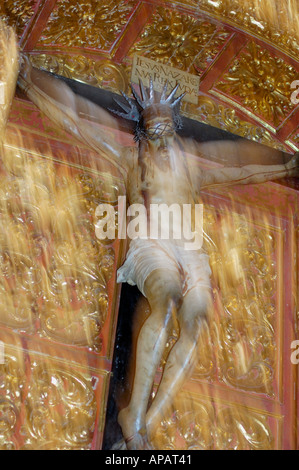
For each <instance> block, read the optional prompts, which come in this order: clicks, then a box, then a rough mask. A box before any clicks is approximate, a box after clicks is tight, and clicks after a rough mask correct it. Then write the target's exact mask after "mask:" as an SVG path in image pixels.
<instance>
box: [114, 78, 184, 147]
mask: <svg viewBox="0 0 299 470" xmlns="http://www.w3.org/2000/svg"><path fill="white" fill-rule="evenodd" d="M149 85H150V86H149V92H147V91H146V89H145V87H144V84H143V83H142V81H141V80H140V81H139V86H140V93H141V94H140V96H139V95H138V93H137V92H136V91H135V90H134V88H133V86H132V84H131V90H132V94H133V97H134V99H132V98H129V97H128V96H127V95H126V94H125V93H123V92H121V94H122V96H123V98H124V99H125V102H124V101H122V100H119V99H118V98H114V101H115V102H116V103H117V104H118V106H119V107H120V108H121V109H122V110H123V111H124V112H121V111H118V110H114V109H110V111H111V112H113V113H114V114H116V115H117V116H120V117H122V118H124V119H128V120H130V121H135V122H136V128H135V140H140V139H141V138H142V137H146V138H147V139H153V138H156V137H158V136H159V135H162V134H163V135H165V134H166V133H168V132H169V133H170V132H171V131H172V130H173V128H172V127H171V126H169V125H168V124H166V125H164V124H162V123H161V125H160V126H156V127H155V128H153V129H147V130H145V129H144V126H143V116H142V113H143V111H145V110H146V109H148V108H150V107H151V106H153V105H156V104H159V105H163V106H166V107H168V108H169V109H170V110H171V111H172V118H173V123H174V128H175V130H178V129H180V128H181V127H182V121H181V117H180V114H179V110H180V105H181V101H182V99H183V97H184V96H185V94H186V93H182V94H181V95H180V96H179V97H178V98H175V94H176V92H177V90H178V88H179V84H177V85H176V86H175V87H174V88H173V90H172V91H171V92H170V93H169V95H168V96H167V87H168V81H166V82H165V84H164V86H163V90H162V93H161V94H160V97H159V100H157V98H156V95H155V92H154V85H153V80H152V78H150V82H149Z"/></svg>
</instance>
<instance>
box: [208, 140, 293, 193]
mask: <svg viewBox="0 0 299 470" xmlns="http://www.w3.org/2000/svg"><path fill="white" fill-rule="evenodd" d="M201 150H203V151H204V150H206V152H205V153H206V154H207V153H208V151H210V156H212V155H213V156H218V158H219V154H218V155H216V154H215V152H218V153H220V152H221V154H220V155H221V156H222V157H224V158H228V157H230V156H231V154H232V157H233V160H234V161H236V162H237V161H238V160H239V161H240V160H242V159H244V160H248V159H249V158H250V159H251V160H253V159H254V160H256V161H263V160H264V161H265V160H266V161H270V160H271V157H272V156H273V158H275V159H276V160H277V159H278V160H280V161H283V160H284V158H285V156H286V154H285V155H283V154H282V152H279V151H277V150H273V149H271V148H268V147H265V146H263V145H258V144H255V143H252V142H247V141H236V142H230V141H228V142H227V141H225V142H221V143H220V142H217V143H210V145H209V144H207V145H206V149H204V145H203V146H202V148H201ZM226 151H229V152H226ZM250 152H254V154H253V155H250ZM238 153H239V158H238ZM224 158H223V159H224ZM297 174H299V158H298V154H296V155H295V156H294V157H293V158H291V155H289V161H288V162H287V163H285V164H276V165H270V164H268V165H260V164H250V165H245V166H243V167H237V166H236V167H231V168H230V167H223V168H215V169H212V170H207V171H205V172H202V173H201V177H200V180H201V181H200V182H201V187H211V186H217V185H221V186H222V185H233V184H252V183H263V182H266V181H272V180H276V179H280V178H285V177H287V176H296V175H297Z"/></svg>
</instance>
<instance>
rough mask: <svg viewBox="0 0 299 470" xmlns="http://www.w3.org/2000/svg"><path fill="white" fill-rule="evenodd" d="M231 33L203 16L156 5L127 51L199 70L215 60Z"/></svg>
mask: <svg viewBox="0 0 299 470" xmlns="http://www.w3.org/2000/svg"><path fill="white" fill-rule="evenodd" d="M229 36H230V33H228V32H227V31H225V29H224V28H222V27H219V28H218V27H217V26H216V25H215V24H213V23H210V22H208V21H205V20H203V19H198V18H194V17H192V16H190V15H184V14H181V13H178V12H176V11H174V10H168V9H164V8H158V9H157V13H156V14H155V15H154V16H153V18H152V20H151V22H150V23H149V24H148V25H147V26H146V27H145V29H144V31H143V33H142V34H141V37H140V40H139V41H138V42H137V43H136V44H135V45H134V47H133V48H132V49H131V51H130V54H131V55H133V54H134V53H139V54H141V55H143V56H145V57H149V58H150V59H153V60H157V61H159V62H162V63H164V64H167V65H170V66H172V67H176V68H179V69H183V70H185V71H187V72H190V73H199V74H201V73H202V72H203V71H204V70H205V69H206V68H207V67H208V66H209V65H210V64H211V63H212V61H213V60H214V58H215V56H216V55H217V54H218V53H219V51H220V50H221V49H222V47H223V46H224V44H225V42H226V41H227V40H228V38H229Z"/></svg>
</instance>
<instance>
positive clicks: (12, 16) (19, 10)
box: [0, 0, 36, 36]
mask: <svg viewBox="0 0 299 470" xmlns="http://www.w3.org/2000/svg"><path fill="white" fill-rule="evenodd" d="M35 4H36V1H35V0H18V1H16V0H2V1H1V4H0V18H2V19H4V21H5V22H6V23H7V24H8V25H9V26H13V27H14V28H15V30H16V32H17V34H18V36H21V34H22V33H23V31H24V28H25V27H26V25H27V23H28V21H29V20H30V19H31V18H32V16H33V13H34V7H35Z"/></svg>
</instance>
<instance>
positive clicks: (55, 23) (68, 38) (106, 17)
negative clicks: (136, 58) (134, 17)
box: [39, 0, 136, 51]
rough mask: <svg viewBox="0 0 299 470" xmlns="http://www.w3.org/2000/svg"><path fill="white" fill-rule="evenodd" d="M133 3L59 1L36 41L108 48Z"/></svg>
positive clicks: (41, 43)
mask: <svg viewBox="0 0 299 470" xmlns="http://www.w3.org/2000/svg"><path fill="white" fill-rule="evenodd" d="M135 4H136V2H135V0H129V1H126V0H117V1H115V0H102V1H101V2H98V1H97V0H89V1H84V0H75V1H74V0H60V1H59V2H58V3H57V6H56V7H55V8H54V10H53V11H52V14H51V16H50V18H49V22H48V24H47V26H46V28H45V30H44V31H43V34H42V36H41V38H40V40H39V44H40V45H49V44H51V45H53V44H56V45H61V46H67V47H68V48H70V47H81V48H82V47H88V48H95V49H100V50H102V51H109V49H110V48H111V46H112V45H113V43H114V41H115V40H116V39H117V38H118V36H119V35H120V34H121V32H122V29H123V27H124V26H125V25H126V23H127V21H128V17H129V15H130V14H131V12H132V9H133V8H134V6H135Z"/></svg>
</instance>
